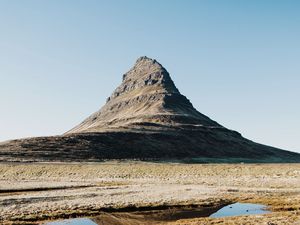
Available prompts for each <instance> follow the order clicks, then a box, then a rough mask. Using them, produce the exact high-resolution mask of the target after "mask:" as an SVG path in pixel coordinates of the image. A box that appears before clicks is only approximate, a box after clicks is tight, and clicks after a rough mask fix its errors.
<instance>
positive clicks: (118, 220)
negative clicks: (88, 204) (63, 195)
mask: <svg viewBox="0 0 300 225" xmlns="http://www.w3.org/2000/svg"><path fill="white" fill-rule="evenodd" d="M266 208H267V207H266V206H265V205H261V204H252V203H234V204H230V205H227V206H224V207H219V208H216V207H212V208H183V209H182V208H181V209H177V208H173V209H162V210H151V211H138V212H128V213H126V212H121V213H102V214H100V215H99V216H97V217H93V218H77V219H66V220H58V221H53V222H46V223H44V224H45V225H66V224H68V225H95V224H98V225H99V224H123V223H129V224H139V223H145V222H149V223H151V222H152V223H154V222H164V221H175V220H178V219H189V218H199V217H211V218H220V217H227V216H243V215H252V214H266V213H270V211H268V210H267V209H266Z"/></svg>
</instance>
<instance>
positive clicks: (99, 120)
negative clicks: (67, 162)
mask: <svg viewBox="0 0 300 225" xmlns="http://www.w3.org/2000/svg"><path fill="white" fill-rule="evenodd" d="M158 125H161V126H164V128H165V129H166V128H168V127H169V128H172V127H174V126H175V127H176V126H177V127H178V126H181V125H201V126H210V127H220V125H219V124H218V123H216V122H214V121H212V120H210V119H209V118H208V117H206V116H204V115H203V114H201V113H199V112H198V111H197V110H196V109H195V108H194V107H193V105H192V104H191V103H190V101H189V100H188V99H187V98H186V97H185V96H183V95H182V94H180V92H179V90H178V89H177V88H176V86H175V84H174V82H173V81H172V79H171V77H170V75H169V73H168V71H167V70H166V69H165V68H164V67H163V66H162V65H161V64H159V63H158V62H157V61H156V60H153V59H150V58H148V57H146V56H143V57H140V58H139V59H138V60H137V61H136V63H135V65H134V66H133V68H132V69H131V70H129V71H128V72H127V73H126V74H124V75H123V82H122V84H121V85H120V86H119V87H118V88H117V89H116V90H115V91H114V92H113V94H112V95H111V96H110V97H109V98H108V99H107V103H106V104H105V105H104V106H103V107H102V108H101V109H100V110H99V111H98V112H96V113H94V114H93V115H91V116H90V117H89V118H87V119H86V120H85V121H83V122H82V123H81V124H80V125H78V126H76V127H75V128H73V129H72V130H70V131H69V132H68V133H82V132H103V131H109V130H110V131H112V130H117V131H119V130H122V129H123V130H130V129H135V130H138V129H139V128H141V127H143V128H146V127H147V130H149V129H150V130H151V129H154V128H155V130H156V129H157V126H158ZM144 130H145V129H144Z"/></svg>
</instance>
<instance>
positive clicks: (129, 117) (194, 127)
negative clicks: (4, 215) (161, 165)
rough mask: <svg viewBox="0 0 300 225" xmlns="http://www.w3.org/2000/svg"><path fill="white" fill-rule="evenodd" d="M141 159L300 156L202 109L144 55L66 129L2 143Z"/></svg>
mask: <svg viewBox="0 0 300 225" xmlns="http://www.w3.org/2000/svg"><path fill="white" fill-rule="evenodd" d="M105 159H140V160H166V161H185V162H300V154H297V153H294V152H289V151H284V150H280V149H276V148H273V147H269V146H265V145H261V144H258V143H255V142H252V141H250V140H248V139H246V138H244V137H242V136H241V134H240V133H238V132H236V131H233V130H229V129H227V128H225V127H223V126H222V125H220V124H218V123H217V122H216V121H213V120H211V119H210V118H209V117H207V116H205V115H203V114H202V113H200V112H198V111H197V110H196V109H195V108H194V107H193V105H192V103H191V102H190V101H189V100H188V99H187V98H186V97H185V96H184V95H182V94H181V93H180V92H179V90H178V89H177V88H176V86H175V84H174V82H173V81H172V79H171V77H170V74H169V73H168V71H167V70H166V69H165V68H164V67H163V66H162V65H161V64H160V63H158V62H157V61H156V60H153V59H150V58H148V57H145V56H144V57H140V58H139V59H138V60H137V61H136V63H135V65H134V66H133V68H132V69H130V70H129V71H128V72H127V73H126V74H124V75H123V81H122V83H121V85H120V86H119V87H117V89H116V90H115V91H114V92H113V93H112V95H111V96H110V97H109V98H108V99H107V102H106V104H105V105H104V106H103V107H102V108H101V109H100V110H99V111H97V112H95V113H94V114H92V115H91V116H89V117H88V118H87V119H86V120H84V121H83V122H82V123H81V124H79V125H78V126H75V127H74V128H73V129H71V130H70V131H68V132H66V133H65V134H63V135H59V136H52V137H36V138H27V139H19V140H12V141H7V142H3V143H0V160H2V161H24V160H25V161H81V160H89V161H98V160H105Z"/></svg>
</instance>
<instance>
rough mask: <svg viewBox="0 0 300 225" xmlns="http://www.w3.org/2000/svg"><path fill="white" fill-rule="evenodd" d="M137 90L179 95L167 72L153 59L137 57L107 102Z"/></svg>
mask: <svg viewBox="0 0 300 225" xmlns="http://www.w3.org/2000/svg"><path fill="white" fill-rule="evenodd" d="M137 89H140V90H141V89H144V92H147V91H149V90H150V89H156V91H157V92H163V93H179V91H178V89H177V88H176V86H175V84H174V82H173V81H172V79H171V77H170V75H169V73H168V71H167V70H166V69H165V68H164V67H163V66H162V65H161V64H160V63H159V62H157V61H156V60H155V59H151V58H148V57H147V56H142V57H139V58H138V59H137V61H136V63H135V64H134V66H133V67H132V68H131V69H130V70H129V71H128V72H127V73H125V74H124V75H123V81H122V84H121V85H120V86H119V87H118V88H117V89H116V90H115V91H114V92H113V94H112V95H111V96H110V97H109V98H108V100H107V102H108V101H110V100H112V99H115V98H117V97H119V96H121V95H124V94H127V93H129V92H131V91H136V90H137Z"/></svg>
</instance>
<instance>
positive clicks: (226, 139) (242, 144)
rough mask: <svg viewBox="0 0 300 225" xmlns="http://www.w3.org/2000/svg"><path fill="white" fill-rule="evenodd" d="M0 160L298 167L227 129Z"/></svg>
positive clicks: (105, 137) (18, 145) (115, 135)
mask: <svg viewBox="0 0 300 225" xmlns="http://www.w3.org/2000/svg"><path fill="white" fill-rule="evenodd" d="M0 149H1V151H0V160H1V161H102V160H108V159H136V160H147V161H170V162H195V163H219V162H224V163H236V162H249V163H253V162H256V163H258V162H264V163H282V162H300V155H299V154H297V153H294V152H289V151H283V150H280V149H276V148H272V147H268V146H264V145H260V144H257V143H254V142H252V141H249V140H247V139H244V138H242V137H241V136H240V134H239V133H237V132H235V131H230V130H227V129H214V130H207V129H206V128H203V129H197V130H180V131H176V132H169V131H168V132H165V133H164V132H160V133H154V132H151V133H147V132H108V133H80V134H69V135H65V136H55V137H37V138H29V139H19V140H13V141H9V142H5V143H1V144H0Z"/></svg>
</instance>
